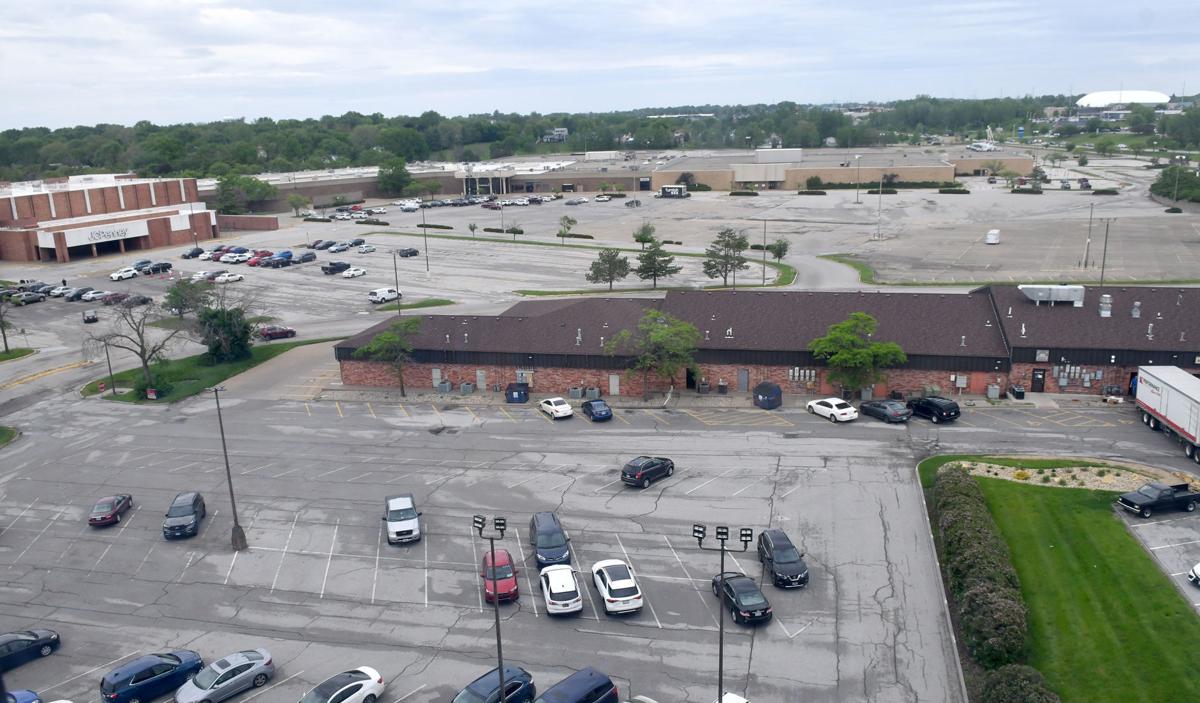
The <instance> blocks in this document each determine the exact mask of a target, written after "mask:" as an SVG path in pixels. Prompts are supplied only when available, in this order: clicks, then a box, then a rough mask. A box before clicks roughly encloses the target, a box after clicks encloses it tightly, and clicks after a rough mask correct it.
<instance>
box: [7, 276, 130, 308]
mask: <svg viewBox="0 0 1200 703" xmlns="http://www.w3.org/2000/svg"><path fill="white" fill-rule="evenodd" d="M47 297H49V298H62V299H63V300H66V301H69V302H75V301H83V302H87V303H90V302H96V301H99V302H102V303H104V304H105V305H125V306H128V307H132V306H136V305H146V304H148V303H151V302H153V300H152V299H151V298H149V297H147V296H144V295H131V294H129V293H119V292H114V291H108V290H97V289H95V288H92V287H91V286H52V285H50V284H49V283H42V282H40V281H27V282H25V283H22V284H21V285H20V286H19V287H18V288H12V289H5V290H0V298H7V299H8V301H9V302H10V303H12V304H13V305H31V304H33V303H40V302H42V301H44V300H45V299H46V298H47Z"/></svg>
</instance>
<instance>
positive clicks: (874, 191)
mask: <svg viewBox="0 0 1200 703" xmlns="http://www.w3.org/2000/svg"><path fill="white" fill-rule="evenodd" d="M880 193H883V194H884V195H895V194H896V189H895V188H883V189H879V188H872V189H870V190H868V191H867V195H879V194H880Z"/></svg>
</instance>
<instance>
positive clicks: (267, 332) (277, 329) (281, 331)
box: [258, 325, 296, 339]
mask: <svg viewBox="0 0 1200 703" xmlns="http://www.w3.org/2000/svg"><path fill="white" fill-rule="evenodd" d="M258 336H259V338H260V339H285V338H287V337H295V336H296V330H294V329H292V328H291V327H284V326H283V325H266V326H263V327H259V328H258Z"/></svg>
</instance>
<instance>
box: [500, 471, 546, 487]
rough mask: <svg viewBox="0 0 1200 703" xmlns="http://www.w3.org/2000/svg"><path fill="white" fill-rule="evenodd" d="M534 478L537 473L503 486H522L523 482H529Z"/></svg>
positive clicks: (536, 476)
mask: <svg viewBox="0 0 1200 703" xmlns="http://www.w3.org/2000/svg"><path fill="white" fill-rule="evenodd" d="M536 478H538V475H537V474H534V475H533V476H530V477H529V478H527V479H525V480H524V481H517V482H516V483H510V484H508V485H507V486H505V488H516V487H517V486H524V485H525V484H527V483H529V482H530V481H532V480H534V479H536Z"/></svg>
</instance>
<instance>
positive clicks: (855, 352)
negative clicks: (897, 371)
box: [808, 312, 908, 392]
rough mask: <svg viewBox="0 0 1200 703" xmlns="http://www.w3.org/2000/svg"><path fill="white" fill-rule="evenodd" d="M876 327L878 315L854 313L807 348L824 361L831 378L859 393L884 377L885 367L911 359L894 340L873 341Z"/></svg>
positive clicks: (847, 388) (830, 328)
mask: <svg viewBox="0 0 1200 703" xmlns="http://www.w3.org/2000/svg"><path fill="white" fill-rule="evenodd" d="M877 326H878V322H876V320H875V318H873V317H871V316H870V315H868V314H867V313H865V312H855V313H851V314H850V317H848V318H846V319H845V320H844V321H842V322H837V323H834V324H832V325H830V326H829V329H828V330H827V331H826V334H825V336H824V337H818V338H817V339H814V340H812V342H810V343H809V345H808V349H809V351H811V352H812V354H813V356H815V357H816V358H818V359H820V360H822V361H824V362H825V365H826V366H827V367H828V368H829V380H830V381H832V382H834V383H837V384H838V385H840V386H841V387H842V389H843V390H852V391H854V392H857V391H858V390H859V389H861V388H864V387H866V386H869V385H871V384H872V383H875V382H877V381H879V380H880V379H882V378H883V373H882V371H881V370H882V369H886V368H891V367H894V366H899V365H900V364H903V363H905V362H906V361H908V357H907V356H906V355H905V354H904V351H903V350H902V349H901V348H900V345H898V344H896V343H895V342H875V341H872V340H871V336H872V335H873V334H875V329H876V327H877Z"/></svg>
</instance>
